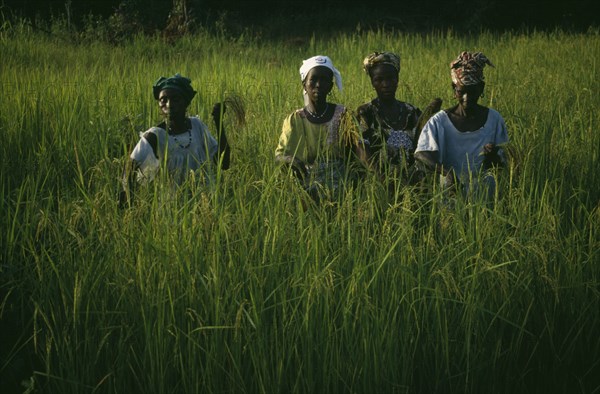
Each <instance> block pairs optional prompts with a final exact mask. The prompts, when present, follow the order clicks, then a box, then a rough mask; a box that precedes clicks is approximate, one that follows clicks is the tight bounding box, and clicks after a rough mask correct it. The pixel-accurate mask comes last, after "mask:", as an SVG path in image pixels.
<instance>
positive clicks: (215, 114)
mask: <svg viewBox="0 0 600 394" xmlns="http://www.w3.org/2000/svg"><path fill="white" fill-rule="evenodd" d="M226 110H227V107H226V106H225V104H224V103H216V104H215V105H214V106H213V109H212V112H211V116H212V118H213V120H214V121H215V124H216V125H217V126H218V125H220V124H221V114H224V113H225V111H226Z"/></svg>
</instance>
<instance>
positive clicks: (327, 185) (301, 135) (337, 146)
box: [275, 56, 364, 200]
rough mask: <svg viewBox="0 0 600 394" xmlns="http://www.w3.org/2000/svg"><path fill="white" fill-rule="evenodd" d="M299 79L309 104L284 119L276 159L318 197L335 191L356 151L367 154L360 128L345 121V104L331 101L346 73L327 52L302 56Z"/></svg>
mask: <svg viewBox="0 0 600 394" xmlns="http://www.w3.org/2000/svg"><path fill="white" fill-rule="evenodd" d="M300 79H301V81H302V86H303V88H304V107H302V108H300V109H298V110H296V111H294V112H292V113H291V114H290V115H289V116H287V117H286V118H285V120H284V122H283V127H282V131H281V136H280V137H279V143H278V145H277V148H276V149H275V160H276V161H277V162H278V163H280V164H282V165H285V166H287V167H291V170H292V172H293V173H294V175H296V176H297V177H298V179H299V180H300V182H301V183H302V185H303V187H304V188H305V190H306V191H307V192H308V193H309V194H310V195H311V196H312V197H313V198H315V199H316V200H319V199H320V198H321V197H322V196H323V194H324V193H325V194H326V193H331V192H333V193H335V192H337V190H338V187H339V185H340V181H341V180H342V178H343V177H344V175H345V173H346V171H345V170H346V164H347V160H348V159H350V158H352V152H354V153H358V154H359V155H361V156H364V154H363V153H362V150H361V149H360V147H359V141H360V138H359V135H358V132H356V131H354V130H353V129H352V128H346V127H340V124H344V123H345V122H344V116H345V114H346V108H345V107H344V106H342V105H339V104H334V103H330V102H328V101H327V95H329V93H330V92H331V90H332V89H333V84H334V81H335V84H336V86H337V88H338V90H340V91H341V90H342V77H341V75H340V72H339V71H338V70H337V69H336V68H335V67H334V65H333V63H332V61H331V59H330V58H329V57H327V56H314V57H311V58H310V59H307V60H305V61H304V62H303V64H302V67H300Z"/></svg>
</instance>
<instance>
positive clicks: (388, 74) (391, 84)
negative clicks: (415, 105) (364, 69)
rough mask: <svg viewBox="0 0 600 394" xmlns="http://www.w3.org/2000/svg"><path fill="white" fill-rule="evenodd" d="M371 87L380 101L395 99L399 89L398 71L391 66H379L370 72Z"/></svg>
mask: <svg viewBox="0 0 600 394" xmlns="http://www.w3.org/2000/svg"><path fill="white" fill-rule="evenodd" d="M369 74H370V76H371V85H373V88H375V92H376V93H377V97H379V98H380V99H393V98H395V97H396V90H397V89H398V71H397V70H396V69H395V68H394V66H392V65H389V64H377V65H375V66H373V67H372V68H371V70H370V72H369Z"/></svg>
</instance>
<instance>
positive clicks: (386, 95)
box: [357, 52, 421, 186]
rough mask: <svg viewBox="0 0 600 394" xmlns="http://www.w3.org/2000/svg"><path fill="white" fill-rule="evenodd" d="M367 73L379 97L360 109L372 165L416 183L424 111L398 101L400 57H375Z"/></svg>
mask: <svg viewBox="0 0 600 394" xmlns="http://www.w3.org/2000/svg"><path fill="white" fill-rule="evenodd" d="M363 69H364V70H365V72H366V73H367V75H368V76H369V78H370V80H371V85H372V86H373V88H374V89H375V93H376V94H377V97H376V98H375V99H373V100H371V101H370V102H368V103H365V104H363V105H361V106H360V107H358V109H357V116H358V119H359V124H360V126H361V132H362V136H363V139H364V142H365V145H366V146H367V148H368V154H369V161H370V162H371V164H372V165H374V166H375V167H376V168H377V171H379V172H382V173H384V172H387V171H390V170H392V172H393V175H394V176H395V175H400V176H401V177H402V178H404V181H405V182H406V181H410V182H412V181H415V180H416V179H417V178H418V177H416V176H415V172H414V167H413V163H414V157H413V153H414V150H415V147H416V144H417V139H418V130H417V127H416V126H417V122H418V120H419V116H420V115H421V110H420V109H419V108H417V107H415V106H413V105H412V104H409V103H406V102H403V101H400V100H397V99H396V90H397V89H398V79H399V75H400V56H398V55H397V54H395V53H392V52H374V53H371V54H370V55H368V56H367V57H366V58H365V59H364V60H363ZM392 186H393V185H392Z"/></svg>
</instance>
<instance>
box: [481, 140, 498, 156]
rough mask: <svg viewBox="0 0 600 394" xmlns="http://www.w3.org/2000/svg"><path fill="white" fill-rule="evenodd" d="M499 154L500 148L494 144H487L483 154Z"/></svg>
mask: <svg viewBox="0 0 600 394" xmlns="http://www.w3.org/2000/svg"><path fill="white" fill-rule="evenodd" d="M497 153H498V147H497V146H496V145H494V144H492V143H491V142H490V143H487V144H485V145H484V146H483V154H484V155H489V154H492V155H495V154H497Z"/></svg>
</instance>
